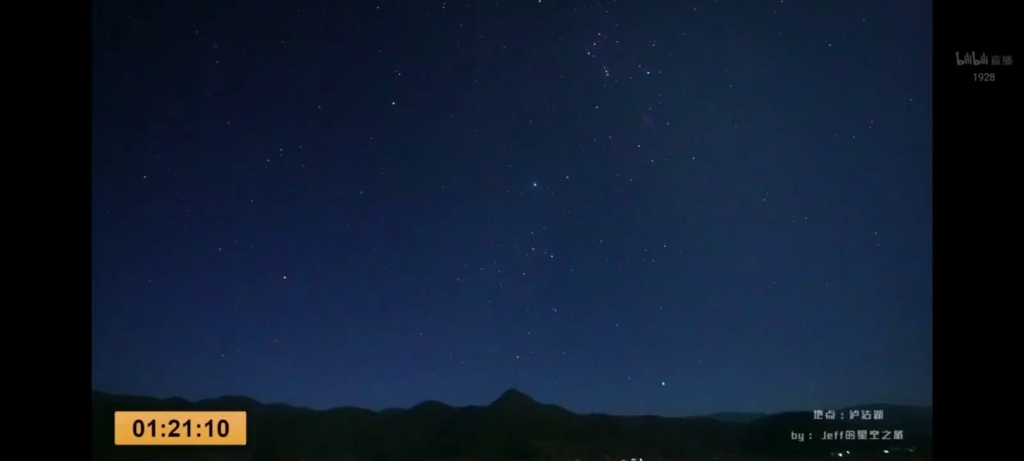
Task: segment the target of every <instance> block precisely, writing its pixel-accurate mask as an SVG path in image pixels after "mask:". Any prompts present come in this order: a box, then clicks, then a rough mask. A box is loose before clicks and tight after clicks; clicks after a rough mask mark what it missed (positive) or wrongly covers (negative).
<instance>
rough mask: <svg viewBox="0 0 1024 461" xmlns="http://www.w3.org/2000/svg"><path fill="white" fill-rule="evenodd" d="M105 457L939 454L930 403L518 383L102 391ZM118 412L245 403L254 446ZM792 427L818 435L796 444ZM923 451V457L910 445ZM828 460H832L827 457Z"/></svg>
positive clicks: (98, 425) (97, 441)
mask: <svg viewBox="0 0 1024 461" xmlns="http://www.w3.org/2000/svg"><path fill="white" fill-rule="evenodd" d="M92 405H93V406H92V413H93V416H92V417H93V448H92V454H93V456H92V459H93V460H94V461H106V460H126V461H128V460H132V461H134V460H182V459H192V460H197V461H198V460H210V461H214V460H224V461H230V460H239V461H242V460H252V461H292V460H305V461H319V460H337V461H342V460H352V461H355V460H365V461H377V460H380V461H419V460H438V461H440V460H466V461H469V460H481V461H484V460H487V461H503V460H510V461H511V460H559V461H561V460H566V461H573V460H576V459H579V460H606V459H607V460H620V459H630V458H641V457H642V458H643V459H644V460H645V461H647V460H652V461H653V460H676V459H678V460H702V459H708V460H711V459H717V460H719V461H726V460H730V459H758V458H774V459H817V458H818V457H825V458H827V457H829V455H830V453H832V452H836V451H840V450H843V451H846V450H849V451H850V452H851V453H856V454H859V455H860V456H858V457H857V459H873V457H872V456H869V455H873V454H881V452H882V449H890V450H891V453H890V454H889V455H885V456H884V458H880V459H901V458H902V459H928V458H930V449H931V433H932V420H931V416H932V413H931V408H924V407H907V406H898V405H861V406H858V407H854V408H860V409H871V410H878V409H881V410H884V412H885V414H884V419H883V420H880V421H859V420H858V421H822V420H814V419H813V418H812V414H811V412H810V411H806V412H794V413H780V414H773V415H758V414H745V413H728V414H725V413H723V414H717V415H711V416H708V417H696V418H663V417H656V416H611V415H600V414H594V415H578V414H574V413H572V412H570V411H568V410H565V409H564V408H561V407H558V406H555V405H546V404H542V403H538V402H537V401H535V400H533V399H532V398H530V397H529V396H528V395H526V394H523V393H521V392H518V391H515V390H509V391H507V392H505V393H504V394H502V396H501V397H500V398H498V399H497V400H495V401H494V402H492V403H491V404H490V405H488V406H486V407H478V406H470V407H460V408H456V407H450V406H448V405H445V404H444V403H441V402H437V401H427V402H423V403H420V404H419V405H416V406H414V407H412V408H409V409H405V410H402V409H389V410H384V411H381V412H374V411H369V410H364V409H360V408H352V407H343V408H335V409H331V410H326V411H313V410H310V409H306V408H295V407H291V406H287V405H280V404H270V405H268V404H261V403H259V402H257V401H255V400H252V399H249V398H246V397H221V398H217V399H211V400H203V401H199V402H188V401H185V400H182V399H155V398H147V397H130V396H119V395H110V394H104V393H100V392H93V394H92ZM115 410H143V411H145V410H178V411H189V410H208V411H217V410H235V411H237V410H244V411H247V412H248V415H249V416H248V424H249V430H248V440H249V445H248V446H246V447H212V448H211V447H114V446H113V440H114V436H113V423H114V416H113V414H114V411H115ZM850 429H854V430H855V429H868V430H870V429H878V430H892V429H901V430H903V431H904V434H905V439H904V440H902V441H900V440H884V441H883V440H877V441H872V440H867V441H863V440H854V441H848V442H842V441H822V440H818V439H819V438H820V436H821V434H822V433H823V432H825V431H834V430H850ZM792 432H803V433H812V434H814V438H815V440H812V441H806V442H802V443H801V442H796V441H793V440H792V437H791V433H792ZM909 447H914V449H915V450H916V451H915V454H914V455H913V456H910V455H905V454H904V455H901V454H900V453H901V452H900V451H899V449H901V448H902V449H907V448H909ZM823 459H824V458H823Z"/></svg>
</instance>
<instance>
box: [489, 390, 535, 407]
mask: <svg viewBox="0 0 1024 461" xmlns="http://www.w3.org/2000/svg"><path fill="white" fill-rule="evenodd" d="M533 405H537V401H536V400H533V397H530V396H528V395H526V394H524V393H522V392H520V391H518V390H516V389H509V390H507V391H505V392H503V393H502V394H501V397H498V400H495V401H494V402H491V406H492V407H517V408H521V407H529V406H533Z"/></svg>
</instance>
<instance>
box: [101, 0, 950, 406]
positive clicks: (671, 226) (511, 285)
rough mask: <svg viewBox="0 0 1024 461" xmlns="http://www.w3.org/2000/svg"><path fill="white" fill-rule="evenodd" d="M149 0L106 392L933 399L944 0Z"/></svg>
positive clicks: (133, 13)
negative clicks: (156, 0)
mask: <svg viewBox="0 0 1024 461" xmlns="http://www.w3.org/2000/svg"><path fill="white" fill-rule="evenodd" d="M122 3H123V4H118V3H117V2H110V1H99V2H94V4H93V26H92V27H93V28H92V31H93V32H92V47H93V65H92V72H93V109H92V117H93V122H92V123H93V128H92V133H93V144H92V149H93V152H92V159H93V173H92V174H93V190H92V197H93V198H92V203H93V212H92V213H93V214H92V220H93V221H92V222H93V224H92V226H93V227H92V251H93V279H92V290H93V295H92V296H93V297H92V312H93V320H92V322H93V323H92V335H93V340H92V341H93V342H92V346H93V378H92V382H93V386H94V388H95V389H98V390H104V391H111V392H118V393H131V394H145V395H152V396H161V397H163V396H183V397H186V398H191V399H196V398H206V397H214V396H218V395H223V394H244V395H248V396H251V397H253V398H256V399H258V400H262V401H279V402H287V403H291V404H295V405H303V406H310V407H313V408H327V407H333V406H341V405H355V406H361V407H367V408H372V409H380V408H385V407H405V406H410V405H413V404H415V403H417V402H419V401H422V400H427V399H436V400H441V401H444V402H447V403H450V404H455V405H466V404H485V403H487V402H489V401H491V400H493V399H494V398H496V397H497V396H498V395H499V394H500V393H501V392H502V391H503V390H505V389H507V388H510V387H514V388H517V389H520V390H522V391H524V392H526V393H528V394H530V395H532V396H533V397H535V398H536V399H538V400H540V401H544V402H550V403H556V404H560V405H563V406H565V407H566V408H568V409H570V410H573V411H577V412H611V413H621V414H636V413H653V414H663V415H691V414H702V413H709V412H717V411H780V410H791V409H794V410H795V409H811V408H832V407H839V406H845V405H849V404H857V403H871V402H889V403H908V404H930V402H931V397H932V387H931V375H932V368H931V362H932V352H931V348H932V335H931V312H932V276H931V260H932V258H931V247H932V231H931V228H932V226H931V221H932V213H931V210H932V200H931V176H932V174H931V169H932V167H931V165H932V160H931V140H932V133H931V110H932V103H931V94H932V89H931V75H932V63H931V56H932V52H931V5H930V3H929V2H892V1H857V2H852V1H846V2H821V1H790V0H786V1H724V0H720V1H683V2H679V1H636V2H624V1H618V2H616V1H604V2H595V1H591V2H573V1H555V0H543V1H519V2H513V1H499V2H494V1H488V2H480V1H435V0H431V1H422V2H411V1H407V2H369V1H362V2H329V1H288V2H273V1H272V2H270V3H266V2H240V1H230V2H227V1H217V2H197V1H181V2H161V4H160V5H154V4H151V3H147V2H122Z"/></svg>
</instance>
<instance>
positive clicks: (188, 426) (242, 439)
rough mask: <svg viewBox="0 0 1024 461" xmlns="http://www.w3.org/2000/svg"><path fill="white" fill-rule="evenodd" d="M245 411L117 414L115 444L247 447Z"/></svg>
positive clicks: (122, 412)
mask: <svg viewBox="0 0 1024 461" xmlns="http://www.w3.org/2000/svg"><path fill="white" fill-rule="evenodd" d="M245 444H246V414H245V412H244V411H116V412H114V445H245Z"/></svg>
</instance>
